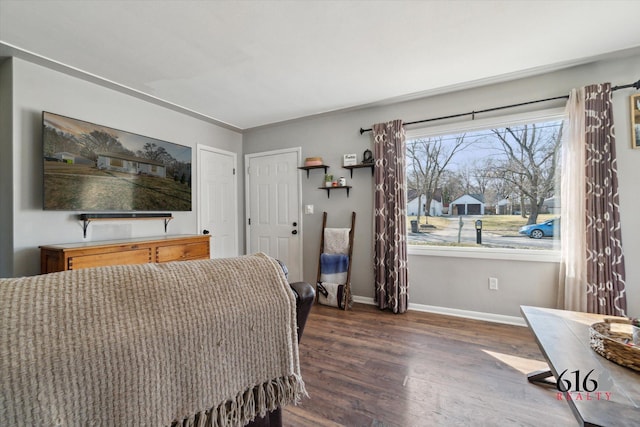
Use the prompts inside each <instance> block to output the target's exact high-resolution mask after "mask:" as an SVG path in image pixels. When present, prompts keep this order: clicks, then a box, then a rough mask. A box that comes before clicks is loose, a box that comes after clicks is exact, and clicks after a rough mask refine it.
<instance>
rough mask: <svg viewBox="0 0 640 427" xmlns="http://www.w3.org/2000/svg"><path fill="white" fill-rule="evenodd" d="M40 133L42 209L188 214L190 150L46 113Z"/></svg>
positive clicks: (185, 147)
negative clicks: (42, 171) (42, 176)
mask: <svg viewBox="0 0 640 427" xmlns="http://www.w3.org/2000/svg"><path fill="white" fill-rule="evenodd" d="M42 128H43V129H42V141H43V144H42V146H43V164H44V185H43V193H44V209H45V210H64V211H88V212H98V211H108V212H132V211H143V212H146V211H190V210H191V147H187V146H184V145H179V144H174V143H171V142H167V141H161V140H159V139H154V138H149V137H146V136H142V135H137V134H134V133H130V132H125V131H121V130H118V129H112V128H109V127H106V126H101V125H97V124H93V123H89V122H85V121H82V120H77V119H72V118H69V117H64V116H60V115H58V114H53V113H49V112H46V111H44V112H43V113H42Z"/></svg>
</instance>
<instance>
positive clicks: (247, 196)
mask: <svg viewBox="0 0 640 427" xmlns="http://www.w3.org/2000/svg"><path fill="white" fill-rule="evenodd" d="M285 153H295V154H296V157H297V160H298V161H297V164H300V160H301V159H302V147H292V148H283V149H280V150H271V151H261V152H259V153H251V154H245V155H244V212H245V215H244V218H245V220H244V227H245V233H244V234H245V248H246V250H247V251H248V250H249V248H251V227H250V226H249V221H248V220H247V218H250V215H251V195H250V194H249V193H250V191H249V189H250V184H251V182H250V179H251V176H250V175H249V160H251V159H252V158H254V157H263V156H272V155H274V154H285ZM296 184H297V186H298V218H299V221H298V223H299V224H300V226H299V227H298V234H299V236H300V244H299V245H298V251H299V254H298V257H299V259H300V265H299V268H300V270H299V271H300V276H301V277H304V260H303V258H302V256H303V252H304V251H303V250H302V246H303V244H304V236H303V234H304V233H303V230H304V224H303V221H302V180H301V179H300V174H298V182H297V183H296Z"/></svg>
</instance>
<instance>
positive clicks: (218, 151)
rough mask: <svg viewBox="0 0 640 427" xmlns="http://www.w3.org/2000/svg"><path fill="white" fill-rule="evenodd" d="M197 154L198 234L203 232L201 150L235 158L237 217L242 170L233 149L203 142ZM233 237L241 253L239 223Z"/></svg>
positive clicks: (235, 203)
mask: <svg viewBox="0 0 640 427" xmlns="http://www.w3.org/2000/svg"><path fill="white" fill-rule="evenodd" d="M197 150H198V151H197V153H198V154H197V155H198V159H197V161H198V183H197V186H196V188H197V194H198V204H197V212H196V218H197V223H198V234H200V233H202V218H201V216H200V202H201V200H202V198H203V195H202V185H200V183H201V182H202V175H201V174H202V164H201V161H202V156H201V155H200V152H201V151H209V152H211V153H216V154H222V155H225V156H231V158H232V159H233V167H234V170H235V173H234V174H233V188H234V191H233V192H232V193H233V214H234V215H235V217H236V218H238V219H239V217H238V174H239V173H240V171H239V170H238V155H237V154H236V153H234V152H233V151H227V150H222V149H220V148H214V147H210V146H208V145H203V144H198V145H197ZM233 238H234V242H235V245H236V255H239V252H240V246H239V245H238V243H239V242H238V224H236V229H235V230H234V231H233Z"/></svg>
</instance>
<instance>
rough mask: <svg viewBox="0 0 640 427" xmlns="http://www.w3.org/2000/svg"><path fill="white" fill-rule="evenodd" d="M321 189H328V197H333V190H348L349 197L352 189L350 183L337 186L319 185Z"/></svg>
mask: <svg viewBox="0 0 640 427" xmlns="http://www.w3.org/2000/svg"><path fill="white" fill-rule="evenodd" d="M318 189H319V190H327V199H328V198H330V197H331V190H341V189H343V190H344V189H346V190H347V197H349V190H350V189H351V186H350V185H339V186H337V187H318Z"/></svg>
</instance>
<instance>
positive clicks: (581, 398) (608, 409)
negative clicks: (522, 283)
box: [520, 306, 640, 426]
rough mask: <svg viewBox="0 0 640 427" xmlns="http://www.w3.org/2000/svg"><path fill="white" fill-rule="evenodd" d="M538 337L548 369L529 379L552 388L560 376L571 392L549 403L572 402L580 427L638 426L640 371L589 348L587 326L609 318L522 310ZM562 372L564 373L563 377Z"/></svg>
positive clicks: (566, 312) (541, 310)
mask: <svg viewBox="0 0 640 427" xmlns="http://www.w3.org/2000/svg"><path fill="white" fill-rule="evenodd" d="M520 311H521V312H522V314H523V316H524V318H525V320H526V321H527V324H528V325H529V327H530V328H531V330H532V331H533V334H534V335H535V337H536V341H537V342H538V346H539V347H540V350H541V351H542V354H543V355H544V357H545V359H546V360H547V364H548V365H549V371H546V372H543V371H540V372H534V373H532V374H529V377H528V378H529V381H530V382H532V383H535V384H539V385H543V386H548V387H553V388H554V389H556V390H557V386H556V382H555V381H549V380H548V378H555V380H558V378H559V376H560V375H562V379H561V381H568V382H563V384H565V385H567V384H571V387H570V390H569V391H568V392H565V393H563V392H561V391H557V392H556V395H555V398H550V399H552V400H550V402H549V404H550V405H553V404H563V403H562V402H560V401H561V400H563V401H565V402H566V403H568V404H569V407H570V408H571V410H572V411H573V414H574V415H575V417H576V419H577V420H578V423H579V425H581V426H638V425H640V373H639V372H636V371H634V370H631V369H629V368H625V367H622V366H620V365H617V364H616V363H613V362H610V361H609V360H607V359H605V358H604V357H602V356H600V355H599V354H598V353H596V352H595V351H593V349H591V347H590V345H589V326H590V325H591V324H593V323H596V322H601V321H602V320H603V319H604V318H605V317H612V316H602V315H597V314H590V313H578V312H573V311H564V310H553V309H548V308H539V307H526V306H522V307H521V308H520ZM563 372H564V374H563Z"/></svg>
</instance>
